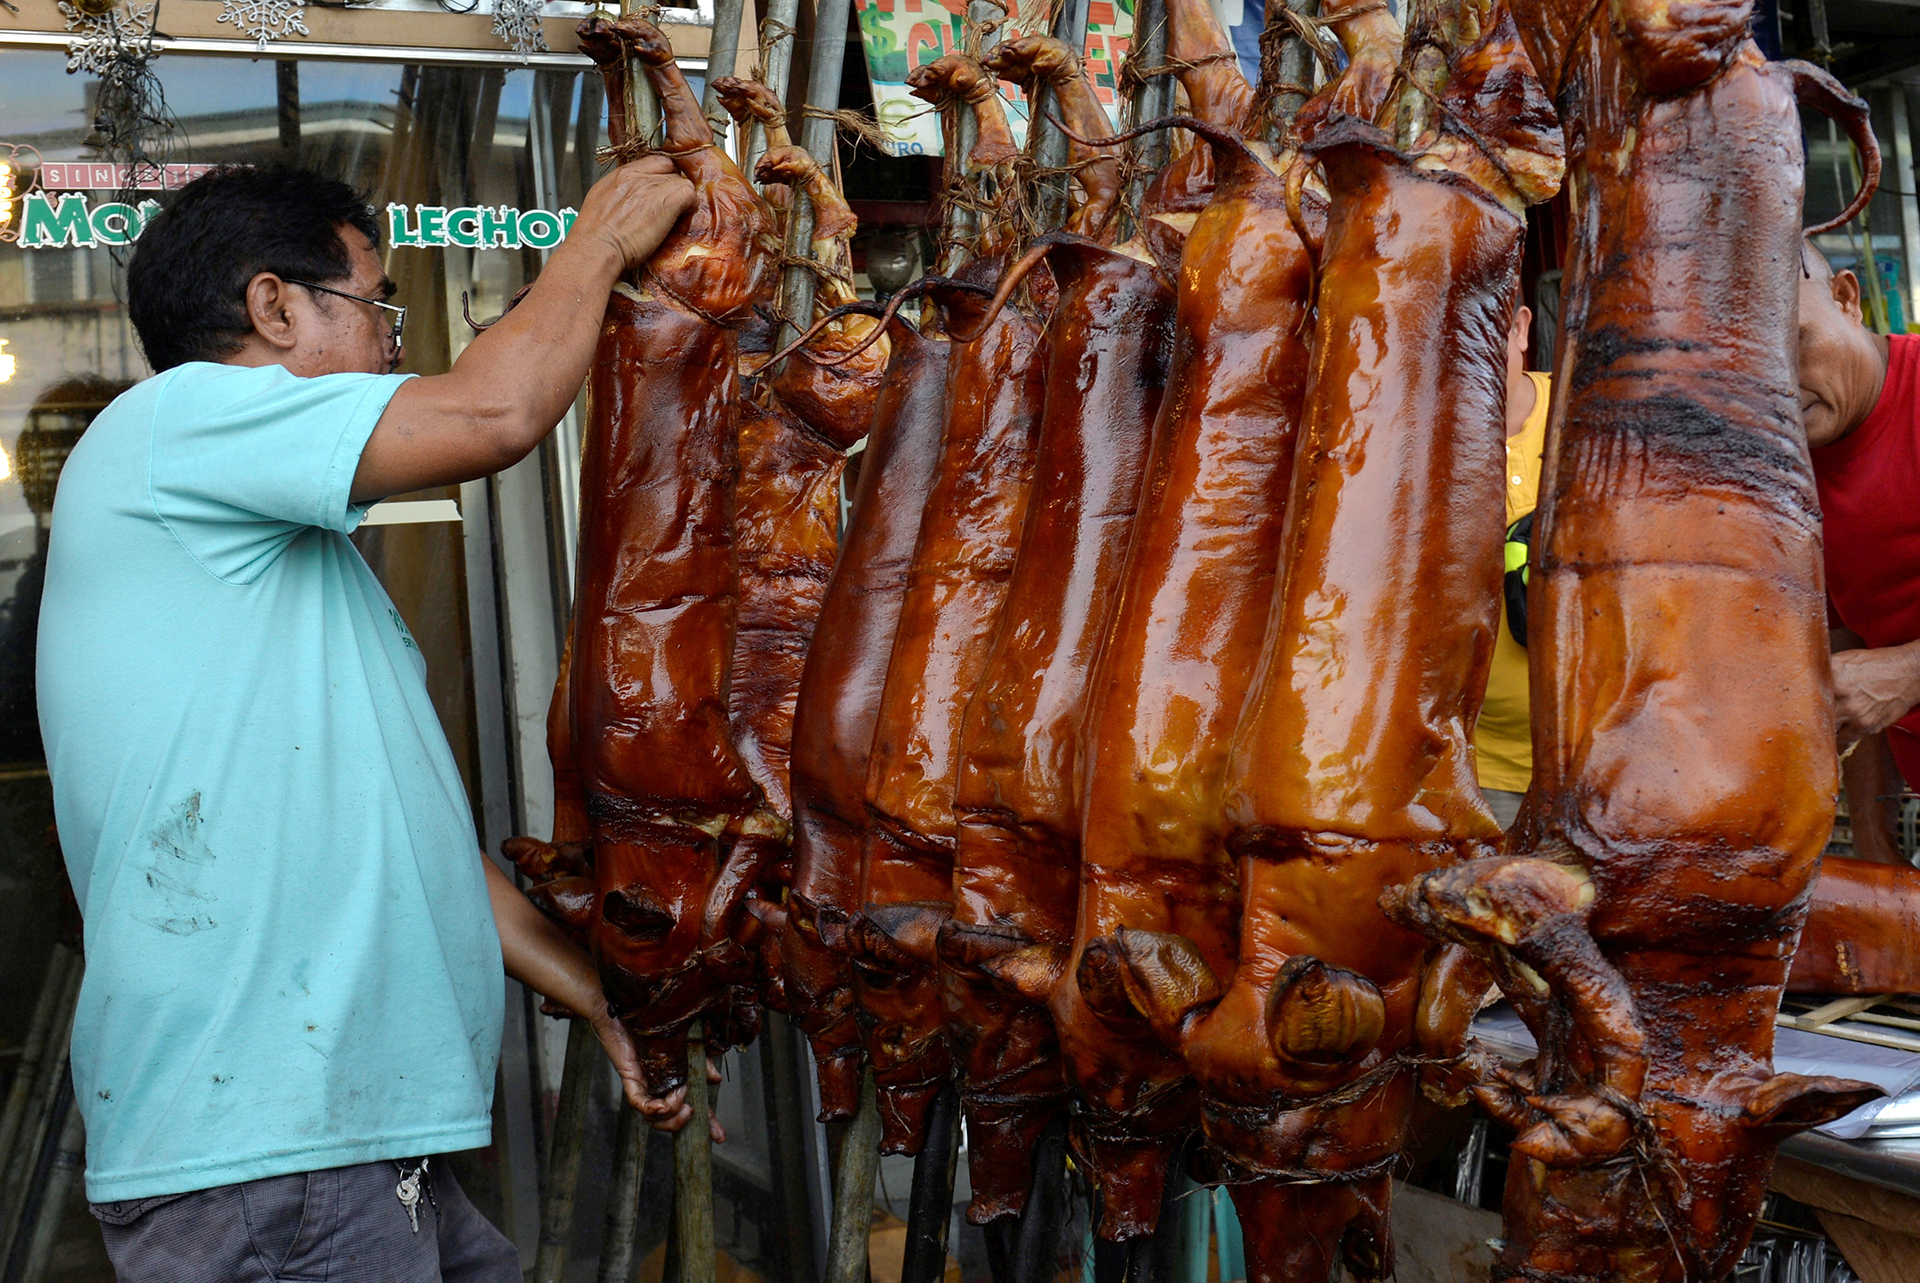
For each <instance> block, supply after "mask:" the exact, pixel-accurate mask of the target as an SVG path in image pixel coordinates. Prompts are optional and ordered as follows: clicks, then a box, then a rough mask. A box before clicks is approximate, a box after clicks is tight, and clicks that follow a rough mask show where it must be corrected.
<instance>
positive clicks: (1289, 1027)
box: [1267, 954, 1387, 1069]
mask: <svg viewBox="0 0 1920 1283" xmlns="http://www.w3.org/2000/svg"><path fill="white" fill-rule="evenodd" d="M1386 1025H1387V1007H1386V1003H1385V1002H1383V1001H1382V1000H1381V997H1380V990H1379V989H1377V988H1376V987H1375V986H1374V983H1373V982H1372V981H1371V980H1369V979H1367V978H1366V977H1365V976H1363V975H1360V974H1359V973H1357V972H1353V971H1348V970H1347V969H1346V968H1345V967H1334V966H1329V965H1328V964H1326V963H1324V962H1322V961H1320V959H1318V958H1315V957H1310V956H1308V955H1306V954H1295V955H1294V956H1293V957H1291V958H1288V959H1287V960H1286V961H1285V962H1283V963H1282V964H1280V974H1279V975H1277V976H1275V977H1274V979H1273V988H1272V989H1271V990H1270V991H1269V992H1268V994H1267V1029H1268V1032H1269V1034H1270V1035H1271V1037H1272V1039H1273V1050H1274V1052H1275V1053H1276V1054H1277V1055H1278V1056H1279V1057H1280V1059H1281V1060H1282V1061H1285V1062H1287V1063H1289V1064H1298V1065H1310V1066H1313V1067H1315V1068H1321V1069H1324V1068H1327V1067H1329V1066H1337V1065H1345V1064H1348V1063H1350V1062H1354V1061H1358V1060H1359V1059H1361V1058H1362V1057H1364V1056H1365V1055H1366V1054H1367V1053H1368V1052H1370V1051H1372V1050H1373V1046H1374V1044H1375V1043H1377V1042H1379V1041H1380V1033H1381V1031H1382V1030H1383V1029H1385V1028H1386Z"/></svg>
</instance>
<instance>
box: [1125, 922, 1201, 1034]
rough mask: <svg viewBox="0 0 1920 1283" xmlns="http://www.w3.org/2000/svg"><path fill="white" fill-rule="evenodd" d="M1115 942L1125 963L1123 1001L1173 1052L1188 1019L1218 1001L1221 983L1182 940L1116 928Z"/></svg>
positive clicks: (1195, 950)
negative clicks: (1138, 1014)
mask: <svg viewBox="0 0 1920 1283" xmlns="http://www.w3.org/2000/svg"><path fill="white" fill-rule="evenodd" d="M1114 942H1115V944H1116V946H1117V947H1118V949H1119V952H1120V959H1121V961H1122V963H1123V964H1124V965H1123V966H1122V967H1121V968H1120V981H1121V983H1122V984H1123V985H1125V986H1126V991H1127V1001H1129V1002H1130V1003H1132V1004H1133V1009H1134V1010H1135V1011H1137V1012H1139V1013H1140V1014H1141V1015H1143V1016H1145V1017H1146V1018H1147V1023H1148V1024H1149V1025H1152V1026H1153V1031H1154V1032H1155V1033H1156V1034H1158V1035H1159V1036H1160V1039H1161V1041H1163V1042H1165V1043H1166V1044H1167V1046H1169V1047H1172V1048H1174V1049H1176V1050H1177V1049H1178V1048H1179V1046H1180V1036H1181V1031H1182V1029H1183V1028H1184V1026H1185V1025H1186V1023H1187V1021H1188V1020H1189V1019H1190V1018H1191V1017H1192V1016H1194V1015H1197V1014H1199V1013H1200V1012H1201V1011H1202V1010H1204V1009H1206V1008H1209V1007H1211V1006H1213V1005H1214V1004H1215V1003H1217V1002H1219V1001H1220V995H1221V993H1222V990H1221V987H1220V981H1219V980H1218V979H1217V978H1216V977H1215V976H1214V974H1213V968H1211V967H1209V966H1208V965H1207V960H1206V959H1205V958H1203V957H1201V956H1200V950H1199V948H1198V947H1197V946H1196V945H1195V944H1194V943H1193V941H1191V940H1189V939H1187V938H1186V937H1185V936H1180V935H1170V934H1168V933H1166V932H1164V931H1133V930H1129V929H1128V928H1126V927H1121V928H1120V931H1119V934H1118V935H1117V936H1116V937H1115V941H1114Z"/></svg>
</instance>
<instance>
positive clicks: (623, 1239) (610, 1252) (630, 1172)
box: [599, 1097, 653, 1283]
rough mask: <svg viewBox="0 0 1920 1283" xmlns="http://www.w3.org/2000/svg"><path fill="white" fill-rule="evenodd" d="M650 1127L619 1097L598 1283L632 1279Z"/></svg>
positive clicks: (625, 1281) (620, 1282)
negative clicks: (641, 1183)
mask: <svg viewBox="0 0 1920 1283" xmlns="http://www.w3.org/2000/svg"><path fill="white" fill-rule="evenodd" d="M652 1130H653V1129H652V1128H650V1127H648V1126H647V1120H646V1119H644V1118H642V1117H641V1116H640V1111H639V1110H637V1109H635V1108H634V1107H633V1106H632V1105H631V1104H629V1103H628V1102H627V1100H626V1099H625V1097H622V1098H621V1101H620V1117H619V1121H618V1122H616V1123H615V1124H614V1133H613V1179H612V1180H610V1181H609V1182H608V1183H607V1224H606V1230H605V1232H604V1233H602V1234H601V1236H600V1276H599V1279H600V1283H632V1281H633V1249H634V1239H635V1237H636V1235H637V1232H638V1230H639V1225H640V1181H641V1177H642V1175H643V1173H644V1172H645V1171H646V1166H647V1141H648V1138H649V1134H650V1133H651V1131H652Z"/></svg>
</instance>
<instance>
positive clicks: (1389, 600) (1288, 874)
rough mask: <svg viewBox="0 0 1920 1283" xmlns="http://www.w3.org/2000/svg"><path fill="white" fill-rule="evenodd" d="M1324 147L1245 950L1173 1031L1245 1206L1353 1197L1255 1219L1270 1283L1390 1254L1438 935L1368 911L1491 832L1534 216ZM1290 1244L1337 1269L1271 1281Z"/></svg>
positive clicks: (1255, 776)
mask: <svg viewBox="0 0 1920 1283" xmlns="http://www.w3.org/2000/svg"><path fill="white" fill-rule="evenodd" d="M1315 151H1316V154H1317V155H1318V156H1319V158H1320V160H1321V162H1322V164H1323V166H1324V169H1325V173H1326V177H1327V186H1328V189H1329V192H1330V196H1331V210H1330V214H1329V228H1328V232H1327V241H1326V248H1325V256H1324V260H1323V270H1322V273H1321V276H1320V286H1319V308H1318V320H1317V330H1316V333H1315V341H1314V351H1315V357H1314V372H1313V381H1312V388H1311V391H1310V393H1309V399H1308V408H1307V411H1306V414H1305V421H1304V423H1303V425H1302V428H1301V431H1302V434H1303V437H1304V440H1303V443H1302V447H1301V452H1300V455H1299V457H1298V460H1297V462H1296V464H1295V471H1294V477H1293V493H1292V501H1291V503H1290V505H1289V508H1290V515H1289V518H1288V525H1289V530H1288V535H1287V543H1286V548H1285V553H1284V556H1283V559H1282V565H1283V569H1282V576H1283V580H1284V588H1283V590H1282V592H1281V593H1280V595H1279V597H1278V599H1277V602H1276V609H1275V612H1274V615H1273V618H1272V621H1271V624H1270V626H1269V629H1268V636H1267V642H1266V648H1265V650H1264V652H1263V654H1262V656H1261V659H1260V663H1259V668H1258V673H1259V676H1258V677H1257V678H1256V679H1255V685H1254V688H1253V690H1252V692H1251V693H1250V695H1249V698H1248V703H1247V707H1246V711H1245V713H1244V714H1243V716H1242V721H1241V724H1240V728H1239V731H1238V735H1237V742H1236V745H1235V749H1234V763H1233V767H1232V771H1231V775H1230V781H1231V783H1230V789H1229V794H1228V802H1227V817H1228V831H1227V845H1228V848H1229V850H1231V851H1232V852H1233V853H1234V854H1235V855H1236V856H1237V857H1238V859H1239V861H1240V888H1241V927H1240V947H1239V965H1238V967H1237V969H1236V970H1235V971H1234V973H1233V977H1232V983H1231V984H1230V985H1228V986H1227V988H1226V990H1225V993H1224V995H1223V996H1222V998H1221V1000H1220V1002H1219V1005H1218V1006H1216V1007H1214V1008H1213V1009H1212V1010H1211V1011H1208V1012H1205V1013H1204V1014H1200V1015H1199V1017H1198V1018H1197V1019H1195V1020H1193V1021H1191V1022H1190V1023H1189V1024H1188V1025H1187V1026H1186V1027H1185V1028H1184V1029H1183V1030H1182V1036H1181V1047H1182V1049H1183V1051H1184V1054H1185V1057H1186V1062H1187V1065H1188V1067H1189V1069H1190V1070H1191V1071H1192V1073H1193V1075H1194V1078H1195V1079H1196V1081H1197V1082H1198V1083H1199V1084H1200V1086H1201V1089H1202V1091H1203V1093H1204V1097H1205V1108H1206V1130H1207V1135H1208V1138H1209V1140H1210V1141H1211V1142H1212V1144H1213V1146H1214V1147H1215V1149H1216V1150H1218V1151H1219V1152H1220V1153H1222V1154H1223V1155H1224V1156H1225V1157H1226V1158H1227V1159H1228V1160H1229V1166H1230V1170H1232V1171H1233V1173H1234V1174H1235V1176H1236V1177H1237V1178H1238V1179H1239V1180H1240V1181H1241V1182H1242V1183H1241V1184H1236V1186H1235V1187H1234V1193H1235V1197H1236V1198H1237V1199H1239V1200H1240V1202H1241V1203H1242V1205H1243V1206H1244V1205H1248V1204H1252V1205H1255V1206H1258V1205H1260V1204H1261V1203H1262V1201H1263V1200H1266V1199H1268V1198H1270V1197H1271V1195H1270V1194H1268V1193H1266V1192H1263V1191H1261V1190H1258V1189H1257V1188H1252V1187H1255V1186H1260V1185H1279V1184H1287V1183H1298V1182H1301V1181H1312V1180H1316V1179H1317V1180H1319V1181H1322V1182H1342V1183H1350V1184H1353V1185H1356V1186H1360V1187H1364V1188H1361V1189H1359V1190H1357V1191H1356V1192H1352V1193H1350V1194H1348V1195H1347V1196H1345V1197H1340V1196H1336V1195H1332V1194H1327V1195H1325V1196H1323V1198H1322V1199H1321V1203H1324V1204H1326V1207H1325V1209H1323V1210H1327V1211H1329V1212H1330V1215H1331V1217H1332V1219H1330V1220H1324V1221H1323V1220H1317V1219H1313V1218H1312V1217H1311V1216H1310V1213H1311V1211H1312V1210H1313V1208H1314V1207H1315V1206H1318V1204H1310V1203H1308V1202H1307V1201H1306V1200H1303V1201H1302V1205H1301V1206H1300V1207H1298V1208H1296V1209H1295V1213H1296V1219H1293V1220H1291V1221H1289V1222H1288V1223H1285V1224H1281V1223H1277V1222H1275V1221H1273V1220H1272V1219H1271V1218H1270V1217H1261V1218H1256V1219H1253V1220H1251V1221H1249V1222H1248V1223H1249V1224H1250V1225H1251V1226H1252V1227H1253V1228H1252V1229H1251V1230H1250V1232H1249V1235H1248V1242H1247V1248H1248V1258H1249V1269H1250V1271H1252V1273H1251V1274H1250V1277H1254V1276H1257V1277H1260V1278H1262V1279H1280V1278H1286V1279H1301V1280H1305V1279H1308V1278H1312V1277H1315V1273H1314V1272H1315V1271H1316V1270H1317V1271H1318V1276H1319V1277H1324V1276H1325V1274H1326V1272H1327V1269H1328V1268H1329V1265H1330V1264H1331V1261H1332V1260H1333V1259H1336V1258H1337V1255H1338V1253H1339V1250H1340V1248H1341V1245H1342V1242H1343V1240H1344V1241H1345V1244H1346V1251H1347V1253H1348V1258H1349V1262H1350V1264H1351V1265H1352V1266H1353V1267H1356V1268H1359V1269H1361V1270H1362V1271H1363V1272H1365V1271H1368V1270H1376V1271H1378V1270H1390V1269H1391V1259H1392V1258H1391V1248H1390V1242H1389V1236H1388V1234H1387V1226H1386V1222H1385V1219H1384V1212H1385V1209H1386V1203H1387V1192H1388V1180H1389V1178H1388V1173H1387V1168H1388V1167H1389V1166H1390V1165H1391V1164H1392V1163H1393V1161H1394V1159H1395V1158H1396V1157H1397V1155H1398V1153H1399V1151H1400V1149H1401V1148H1402V1145H1403V1144H1404V1142H1405V1139H1406V1128H1407V1125H1408V1124H1409V1122H1410V1121H1411V1106H1412V1101H1413V1092H1414V1087H1415V1074H1414V1071H1413V1070H1411V1069H1410V1068H1401V1067H1397V1066H1396V1064H1395V1060H1396V1058H1398V1057H1401V1056H1402V1055H1404V1054H1408V1053H1413V1052H1415V1050H1416V1048H1415V1038H1414V1027H1415V1017H1416V1014H1417V1011H1418V1009H1419V1000H1420V994H1421V981H1422V978H1423V975H1424V974H1425V972H1426V971H1427V969H1428V964H1429V963H1430V962H1431V961H1432V960H1433V956H1434V953H1435V948H1434V946H1433V945H1432V944H1431V943H1430V942H1429V941H1427V940H1426V939H1424V938H1423V937H1421V936H1419V935H1417V934H1416V933H1414V932H1412V931H1409V930H1407V929H1405V928H1403V927H1398V926H1395V925H1393V924H1392V923H1390V922H1388V921H1387V920H1386V919H1385V918H1384V917H1383V916H1382V915H1381V913H1380V910H1379V908H1378V906H1377V904H1376V901H1377V900H1378V898H1379V896H1380V892H1381V891H1382V890H1384V889H1385V888H1387V887H1389V886H1393V885H1396V884H1398V883H1400V882H1403V881H1405V880H1407V879H1408V878H1411V877H1413V876H1415V875H1416V874H1419V873H1422V872H1425V871H1426V870H1428V869H1431V868H1434V867H1436V866H1439V865H1442V864H1447V863H1451V862H1453V861H1454V860H1455V859H1457V858H1459V856H1460V855H1461V854H1462V853H1463V852H1464V853H1469V854H1480V853H1483V850H1484V848H1485V847H1486V846H1487V845H1488V844H1489V843H1490V842H1491V840H1492V839H1493V838H1495V837H1496V836H1497V834H1498V829H1497V828H1496V826H1495V825H1494V822H1493V818H1492V816H1491V815H1490V814H1489V813H1488V811H1487V809H1486V804H1485V803H1484V802H1483V801H1482V799H1481V796H1480V791H1479V788H1478V787H1477V785H1476V783H1475V779H1474V769H1473V751H1472V735H1473V722H1474V719H1475V717H1476V715H1477V713H1478V711H1479V702H1480V697H1481V695H1482V694H1483V693H1484V691H1485V688H1486V675H1487V665H1488V662H1489V661H1490V659H1491V658H1492V654H1493V641H1494V632H1493V630H1494V627H1495V626H1496V625H1497V623H1498V622H1499V598H1498V586H1499V585H1498V574H1499V567H1500V563H1499V552H1500V543H1501V535H1502V531H1501V528H1500V522H1499V505H1498V502H1497V500H1498V498H1499V496H1500V494H1501V493H1502V488H1503V480H1504V478H1503V473H1504V470H1505V467H1504V465H1505V452H1504V450H1503V444H1504V437H1505V431H1504V429H1505V404H1506V397H1505V375H1506V336H1507V330H1508V326H1509V323H1510V321H1511V318H1512V314H1513V307H1514V301H1515V297H1516V295H1517V293H1518V289H1519V280H1518V267H1519V254H1518V250H1519V244H1520V234H1521V232H1522V230H1523V224H1522V222H1521V220H1520V219H1519V217H1517V216H1516V215H1515V214H1513V213H1512V212H1511V211H1509V210H1507V209H1506V208H1504V207H1502V206H1501V205H1499V204H1498V203H1497V202H1495V201H1493V200H1492V199H1490V198H1488V197H1487V196H1485V195H1483V194H1481V193H1480V192H1478V191H1477V190H1475V189H1474V188H1472V187H1471V186H1470V185H1468V184H1466V183H1461V182H1457V181H1453V178H1454V176H1453V175H1452V174H1451V173H1450V172H1448V171H1444V170H1442V171H1438V172H1434V171H1423V170H1421V169H1419V168H1417V167H1416V166H1415V165H1414V164H1413V163H1412V162H1411V161H1410V160H1408V159H1407V158H1405V157H1403V156H1402V155H1400V154H1399V153H1397V152H1396V151H1394V150H1393V148H1392V146H1391V143H1390V141H1389V140H1388V139H1386V138H1385V137H1384V136H1383V135H1380V134H1379V131H1377V130H1374V129H1373V128H1372V127H1371V126H1367V125H1364V124H1361V123H1360V122H1355V121H1352V120H1351V118H1344V119H1343V121H1341V122H1337V123H1336V124H1335V125H1334V126H1332V127H1330V128H1329V129H1327V130H1325V131H1323V133H1322V137H1321V140H1320V142H1318V143H1317V144H1316V147H1315ZM1416 600H1417V601H1418V602H1419V603H1420V606H1419V621H1420V622H1419V624H1418V626H1417V627H1410V626H1409V625H1410V622H1411V621H1410V620H1409V618H1408V614H1407V603H1409V602H1411V601H1416ZM1460 1032H1461V1034H1462V1036H1463V1037H1464V1034H1465V1030H1464V1029H1462V1030H1461V1031H1460ZM1362 1079H1369V1080H1370V1082H1371V1089H1370V1090H1367V1091H1364V1092H1358V1093H1357V1098H1354V1099H1346V1098H1345V1097H1346V1096H1348V1095H1353V1094H1356V1093H1350V1092H1347V1091H1346V1090H1344V1089H1347V1088H1349V1087H1351V1086H1353V1085H1355V1084H1356V1083H1358V1082H1359V1080H1362ZM1329 1097H1331V1098H1332V1099H1328V1098H1329ZM1323 1101H1325V1103H1322V1102H1323ZM1349 1218H1357V1219H1351V1220H1350V1219H1349ZM1301 1239H1314V1240H1316V1241H1317V1243H1318V1245H1319V1249H1320V1252H1321V1253H1322V1256H1323V1257H1324V1259H1320V1260H1317V1261H1316V1262H1315V1263H1314V1264H1312V1265H1311V1266H1310V1267H1309V1268H1307V1269H1305V1270H1303V1271H1301V1272H1297V1273H1281V1272H1277V1271H1275V1270H1273V1269H1272V1268H1271V1263H1273V1262H1275V1261H1277V1260H1279V1259H1284V1258H1285V1257H1286V1256H1288V1255H1294V1254H1298V1253H1300V1252H1302V1251H1304V1250H1305V1249H1304V1247H1303V1246H1302V1245H1301V1244H1300V1243H1299V1242H1298V1240H1301ZM1256 1260H1257V1261H1259V1262H1260V1264H1259V1265H1255V1264H1253V1262H1255V1261H1256Z"/></svg>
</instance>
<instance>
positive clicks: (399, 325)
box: [284, 277, 407, 352]
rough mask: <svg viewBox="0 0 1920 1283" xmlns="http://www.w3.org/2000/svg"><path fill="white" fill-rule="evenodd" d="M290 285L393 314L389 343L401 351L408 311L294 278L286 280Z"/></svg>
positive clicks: (388, 334) (388, 332)
mask: <svg viewBox="0 0 1920 1283" xmlns="http://www.w3.org/2000/svg"><path fill="white" fill-rule="evenodd" d="M284 279H285V280H286V282H287V284H289V285H298V286H300V287H301V288H302V289H309V290H318V291H320V292H321V293H322V294H331V295H333V296H334V297H336V298H350V299H352V300H353V301H354V302H356V303H371V304H373V306H375V307H377V308H379V309H380V310H382V311H384V312H392V313H393V328H392V329H391V330H389V331H387V341H388V342H389V343H391V344H393V350H394V351H396V352H398V351H399V350H400V332H401V330H403V329H405V328H406V324H407V309H406V308H404V307H399V306H397V305H395V304H393V303H383V302H381V301H380V300H379V299H377V298H362V297H361V296H360V295H358V294H349V293H347V292H346V291H345V290H336V289H334V288H333V287H332V286H330V285H315V284H314V283H313V282H312V281H296V280H294V279H293V278H292V277H286V278H284Z"/></svg>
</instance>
